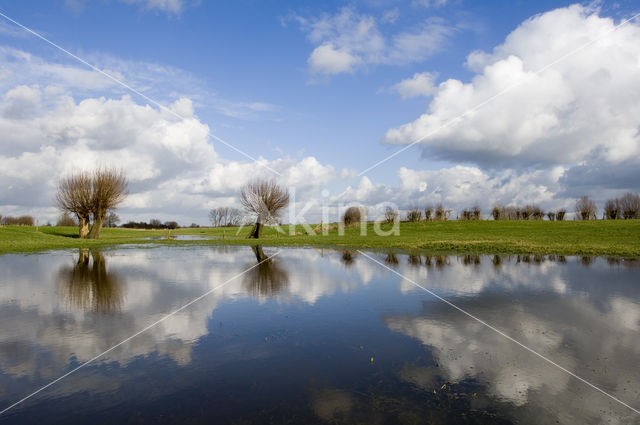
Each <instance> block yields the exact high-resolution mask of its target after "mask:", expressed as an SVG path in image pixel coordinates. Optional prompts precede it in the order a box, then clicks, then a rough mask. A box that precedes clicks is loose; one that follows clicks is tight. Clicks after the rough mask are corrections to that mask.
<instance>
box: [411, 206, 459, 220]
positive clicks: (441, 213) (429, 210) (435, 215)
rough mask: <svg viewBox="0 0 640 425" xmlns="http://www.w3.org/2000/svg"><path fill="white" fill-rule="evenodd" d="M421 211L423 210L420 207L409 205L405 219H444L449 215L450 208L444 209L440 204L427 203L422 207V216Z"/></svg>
mask: <svg viewBox="0 0 640 425" xmlns="http://www.w3.org/2000/svg"><path fill="white" fill-rule="evenodd" d="M422 213H423V210H421V209H420V208H418V207H415V206H414V207H411V208H409V210H408V211H407V217H406V220H407V221H409V222H413V223H415V222H418V221H422V220H423V217H424V220H426V221H446V220H448V219H449V216H450V215H451V210H448V209H445V208H444V206H443V205H442V204H437V205H436V206H435V207H433V206H431V205H427V206H426V207H425V209H424V216H423V214H422Z"/></svg>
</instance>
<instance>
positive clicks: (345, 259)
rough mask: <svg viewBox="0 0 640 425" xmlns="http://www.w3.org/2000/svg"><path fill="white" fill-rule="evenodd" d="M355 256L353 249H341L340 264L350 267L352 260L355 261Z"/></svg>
mask: <svg viewBox="0 0 640 425" xmlns="http://www.w3.org/2000/svg"><path fill="white" fill-rule="evenodd" d="M355 258H356V254H355V253H354V252H353V251H342V258H341V260H342V264H344V265H345V267H351V266H352V265H353V262H354V261H355Z"/></svg>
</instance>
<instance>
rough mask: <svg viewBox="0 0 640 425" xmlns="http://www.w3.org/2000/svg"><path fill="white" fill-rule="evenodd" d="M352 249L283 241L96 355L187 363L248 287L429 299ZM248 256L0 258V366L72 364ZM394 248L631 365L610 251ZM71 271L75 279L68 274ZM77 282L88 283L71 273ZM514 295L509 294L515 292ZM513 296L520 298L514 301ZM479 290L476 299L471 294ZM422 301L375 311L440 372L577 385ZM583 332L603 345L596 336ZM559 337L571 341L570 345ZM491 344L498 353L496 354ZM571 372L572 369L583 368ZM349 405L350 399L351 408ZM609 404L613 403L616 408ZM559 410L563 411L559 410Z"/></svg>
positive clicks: (628, 323)
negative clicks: (380, 287) (226, 305)
mask: <svg viewBox="0 0 640 425" xmlns="http://www.w3.org/2000/svg"><path fill="white" fill-rule="evenodd" d="M275 252H276V249H274V248H269V249H267V248H265V249H264V254H265V255H272V254H273V253H275ZM353 254H354V253H352V255H351V256H350V257H351V258H350V259H349V261H348V264H346V263H345V258H344V253H343V252H341V251H333V250H319V251H318V250H314V249H294V250H286V249H285V250H283V251H282V253H280V254H279V255H278V256H277V257H276V258H274V259H273V262H272V263H271V266H268V267H267V268H266V269H267V270H266V272H264V273H262V274H261V272H260V270H259V269H258V268H256V269H258V270H256V271H255V274H253V275H252V274H250V273H248V274H247V277H242V278H240V279H238V280H237V281H233V282H231V283H229V284H228V285H225V286H224V287H221V288H219V289H217V290H216V291H214V292H213V293H212V294H210V295H209V296H207V297H205V298H203V299H202V300H200V301H198V302H197V303H195V304H193V305H192V306H190V307H189V308H188V309H185V310H183V311H181V312H180V313H178V314H176V315H174V316H172V317H170V318H169V319H167V320H166V321H164V322H162V323H160V324H159V325H158V326H155V327H153V328H152V329H150V330H149V331H147V332H145V333H143V334H141V335H139V336H138V337H136V338H134V339H133V340H131V341H130V342H128V343H127V344H125V345H123V346H121V347H119V348H117V349H116V350H114V351H113V352H111V353H109V354H108V355H107V356H106V357H105V358H104V359H101V361H102V362H111V361H113V362H118V363H119V364H120V365H127V364H128V363H130V362H131V361H132V360H133V359H135V358H136V357H137V356H146V355H149V354H155V353H157V354H158V355H160V356H167V357H169V358H171V359H172V360H173V361H174V362H175V363H177V364H179V365H185V364H188V363H189V362H190V361H191V358H192V347H193V344H192V342H194V341H197V340H199V339H200V338H201V337H202V336H204V335H206V334H208V333H209V332H210V328H209V326H210V323H211V318H212V316H213V315H215V314H216V311H215V310H216V308H217V307H218V306H219V305H220V304H221V303H223V302H233V301H235V300H240V299H246V298H251V297H255V296H256V295H257V296H258V297H259V298H260V300H261V301H267V300H268V301H269V302H274V303H299V302H303V303H306V304H309V305H314V304H315V303H316V302H318V300H320V299H321V298H323V297H328V296H331V295H332V294H337V293H350V292H354V291H356V290H357V289H358V288H360V287H362V286H363V285H369V284H372V283H381V284H384V285H388V284H389V283H391V284H393V285H395V284H396V282H397V283H398V285H399V288H400V289H401V290H402V291H405V292H406V291H412V293H411V297H413V299H418V300H419V299H429V296H428V295H427V294H422V295H424V297H423V296H422V295H419V294H420V293H419V292H418V293H416V292H415V290H416V289H415V286H414V285H412V284H411V283H410V282H408V281H405V280H402V279H398V278H397V276H395V275H393V274H392V273H391V272H389V271H388V270H385V269H384V268H382V267H380V266H379V265H376V264H374V263H372V262H371V261H370V260H368V259H366V258H364V257H363V256H359V255H353ZM374 255H376V256H378V258H379V259H380V260H384V259H385V257H386V256H387V254H386V253H385V254H380V253H378V254H374ZM100 257H102V259H101V258H100ZM96 258H98V260H97V261H96ZM257 258H258V257H256V253H255V252H254V251H252V250H251V248H249V247H239V248H236V247H226V246H222V247H213V248H197V249H194V248H182V247H163V248H156V249H118V250H109V251H105V252H104V253H103V254H102V255H101V256H94V257H93V262H85V260H84V259H82V261H80V262H79V261H78V259H77V253H74V252H70V251H57V252H52V253H48V254H45V255H39V256H35V255H31V256H24V255H6V256H2V257H0V277H1V280H0V317H1V318H2V320H3V327H2V329H0V368H1V369H2V371H3V372H4V373H6V374H12V375H16V376H24V377H33V379H34V380H35V379H45V380H46V379H50V378H55V377H57V376H59V374H60V372H61V371H62V370H65V368H67V367H68V365H69V364H70V363H71V358H72V357H73V358H74V359H75V361H76V362H82V361H86V360H88V359H90V358H91V357H93V356H95V355H97V354H99V353H101V352H102V351H104V350H106V349H108V348H110V347H111V346H113V345H115V344H117V343H119V342H120V341H122V340H124V339H125V338H127V337H129V336H131V335H132V334H134V333H135V332H137V331H139V330H140V329H142V328H144V327H145V326H147V325H149V324H151V323H153V322H154V321H156V320H158V319H160V318H162V317H164V316H165V315H166V314H167V313H168V312H170V311H173V310H175V309H176V308H179V307H180V306H182V305H184V304H186V303H188V302H189V301H191V300H193V299H194V298H196V297H198V296H200V295H202V294H203V293H205V292H207V291H209V290H211V289H212V288H215V287H217V286H219V285H220V284H221V283H222V282H225V281H226V280H228V279H230V278H232V277H233V276H235V275H237V274H238V273H240V272H242V271H244V270H245V266H248V264H249V263H248V261H251V265H254V264H255V261H256V260H257ZM395 258H396V261H397V264H395V265H394V266H393V267H394V269H395V270H397V271H398V272H399V273H401V274H403V275H406V276H407V277H408V278H410V279H413V280H415V281H416V282H418V283H420V284H425V285H426V286H427V287H428V288H430V289H432V290H434V291H435V292H437V293H439V294H441V295H443V296H447V297H458V298H460V299H462V300H467V302H469V309H470V310H471V311H472V312H474V313H475V312H476V311H477V312H479V315H481V316H482V317H483V318H486V319H487V320H488V321H490V322H491V323H496V324H498V323H507V324H511V325H513V326H516V325H517V327H516V329H515V330H514V332H515V334H514V337H518V338H521V339H522V341H523V342H524V343H527V344H530V345H531V346H532V347H533V348H536V349H540V350H541V352H542V353H543V354H548V355H549V356H550V357H551V358H553V359H554V360H558V361H559V362H560V363H561V364H563V365H564V366H566V367H568V368H573V367H583V366H585V367H586V365H591V366H593V367H594V368H596V370H599V369H598V367H599V366H598V365H601V364H602V362H601V360H599V359H597V358H596V356H600V357H606V358H607V360H606V364H607V367H608V368H609V369H611V370H613V369H614V368H616V367H617V366H616V365H621V366H622V367H621V368H620V369H616V370H622V369H625V368H627V369H628V368H629V367H631V369H632V370H633V367H632V366H629V362H630V361H631V359H634V358H638V354H639V351H640V350H639V349H638V347H637V344H638V342H637V341H638V338H637V332H639V331H640V327H639V326H640V325H639V320H640V311H639V310H638V305H637V300H634V299H630V298H629V297H628V296H627V293H626V292H625V291H624V288H625V287H635V286H636V283H635V282H631V281H632V280H633V279H634V277H633V275H628V274H627V275H624V276H627V277H624V279H627V280H629V282H626V281H625V280H624V279H623V275H620V274H618V275H616V276H617V277H619V278H620V279H619V280H618V281H616V282H615V285H613V286H612V285H599V284H598V283H600V281H607V279H608V278H609V276H610V274H609V273H610V270H611V267H618V265H617V264H615V262H614V261H609V262H608V263H607V262H606V261H604V260H602V259H597V260H595V261H591V262H590V263H589V266H588V268H587V267H583V266H582V265H581V264H582V263H583V262H582V260H581V259H579V258H570V259H568V260H567V259H564V261H566V262H567V264H564V263H562V262H559V260H560V259H557V258H554V259H550V258H549V257H546V258H545V257H542V258H540V257H534V256H520V257H515V256H514V257H511V258H509V257H477V256H467V257H465V256H451V257H447V256H415V255H414V256H412V257H409V256H405V255H395ZM620 264H622V266H628V264H630V263H627V264H625V263H620ZM85 265H86V267H85ZM273 266H275V271H274V268H273ZM269 267H271V268H269ZM623 269H625V268H624V267H623ZM59 270H60V272H57V271H59ZM625 270H626V269H625ZM52 271H53V273H52ZM74 273H76V274H79V276H84V277H83V278H76V277H74V276H75V275H74ZM581 273H584V276H583V275H582V274H581ZM60 276H64V277H65V278H64V279H62V278H60ZM91 276H93V277H91ZM249 276H253V277H252V278H250V277H249ZM628 276H631V277H628ZM105 277H109V278H111V279H112V282H111V283H110V284H109V285H106V288H109V289H110V290H109V291H107V292H106V293H107V294H110V295H109V296H106V297H105V296H103V295H104V294H102V293H100V294H99V293H98V290H99V289H97V288H96V287H95V286H96V285H98V286H99V285H100V284H101V283H100V282H103V280H104V279H103V278H105ZM582 277H584V279H583V278H582ZM99 279H103V280H100V281H99ZM124 281H126V282H127V284H126V285H124V284H123V282H124ZM82 282H87V283H86V284H83V285H84V286H82V285H77V283H78V284H79V283H82ZM589 282H592V283H589ZM593 282H595V283H593ZM589 285H591V286H589ZM625 285H626V286H625ZM632 285H633V286H632ZM616 288H622V289H620V290H618V289H616ZM419 291H421V290H419ZM627 292H629V291H627ZM496 293H501V294H507V295H505V297H504V298H499V297H498V298H488V297H496ZM532 294H535V295H536V297H538V298H539V300H540V301H539V302H534V301H535V300H534V301H530V298H527V297H532V296H533V295H532ZM513 295H517V296H518V297H517V299H516V301H518V302H517V303H516V304H514V299H513V298H512V296H513ZM569 295H571V297H572V298H571V299H570V301H569V300H563V298H562V297H563V296H569ZM523 297H524V298H526V299H527V300H528V301H527V303H524V302H523V301H522V300H523ZM483 300H484V301H483ZM489 301H491V302H489ZM483 302H484V303H485V305H486V307H482V305H479V303H483ZM426 306H427V307H428V308H427V309H426V310H425V311H426V313H425V314H424V315H423V316H394V317H387V318H386V319H385V320H386V323H387V325H388V326H389V327H390V328H392V329H393V330H396V331H399V332H402V333H404V334H406V335H410V336H412V337H414V338H416V339H418V340H420V341H422V342H424V343H425V344H427V345H430V346H433V347H434V354H435V355H436V356H437V357H438V359H439V363H440V364H441V367H440V368H438V369H437V371H438V375H446V377H445V379H449V380H459V381H463V380H465V379H469V378H473V379H480V378H481V377H482V379H485V380H486V381H490V384H487V385H489V388H490V390H491V392H492V394H493V395H494V396H495V397H498V398H501V399H504V400H508V401H509V402H510V403H513V404H515V405H519V406H521V408H526V407H528V406H530V405H531V404H532V400H533V401H534V402H535V401H536V400H538V401H540V400H546V398H553V397H554V396H555V397H558V400H564V398H565V397H564V394H565V393H566V392H567V387H571V386H573V387H575V388H579V386H580V385H581V384H573V380H571V379H569V378H567V377H566V375H565V376H562V373H561V372H558V371H557V370H553V369H549V368H547V367H546V366H545V365H544V364H542V365H541V364H540V362H537V363H536V362H535V361H533V360H532V359H531V357H530V355H527V353H526V352H525V353H522V349H517V347H515V348H514V347H507V346H505V341H504V340H503V339H502V337H497V336H496V335H495V334H494V335H491V334H490V332H489V333H487V331H486V329H484V328H483V327H482V326H480V325H477V324H475V323H473V322H469V321H468V320H464V318H460V317H455V314H452V312H451V311H447V309H443V308H439V307H437V303H436V304H433V305H431V304H426ZM567 306H568V307H567ZM430 312H431V313H430ZM562 312H564V313H562ZM104 313H109V314H104ZM565 315H566V317H565ZM485 316H486V317H485ZM574 317H575V319H574ZM604 322H606V323H608V324H609V328H608V329H606V328H605V327H600V328H598V327H597V326H596V327H595V328H594V329H590V328H589V326H590V324H591V323H597V324H598V323H599V324H602V323H604ZM478 326H480V327H478ZM585 328H587V329H585ZM581 332H582V333H581ZM584 332H586V335H585V334H583V333H584ZM621 332H622V333H621ZM510 333H511V331H510ZM496 337H497V338H496ZM593 341H600V342H601V343H600V344H598V346H597V347H595V348H593V347H591V346H592V345H593ZM566 344H568V345H569V346H574V345H575V347H574V348H567V347H565V345H566ZM496 347H498V348H499V350H497V349H496ZM229 350H233V347H230V348H229ZM575 350H583V351H589V350H590V351H591V354H589V355H585V354H583V355H582V356H580V355H579V353H577V352H575ZM495 351H500V352H501V353H503V354H494V352H495ZM486 353H489V354H486ZM265 355H266V354H265ZM523 363H524V364H525V366H522V364H523ZM527 364H530V365H531V367H527V366H526V365H527ZM534 365H535V367H534ZM609 369H608V372H607V373H606V374H604V373H603V374H601V375H599V374H595V376H594V378H595V379H594V381H598V382H604V387H605V388H604V389H605V390H611V391H614V392H616V391H617V392H616V394H621V398H623V399H633V397H636V395H635V394H631V393H624V391H625V390H624V388H621V386H622V385H623V384H624V383H625V382H624V381H623V380H621V379H622V378H621V377H620V376H617V375H616V376H614V375H615V373H614V372H612V371H611V370H609ZM576 372H578V374H579V375H580V374H581V373H580V370H577V371H576ZM412 373H413V372H411V371H410V370H409V369H406V370H405V371H404V372H403V375H402V376H403V377H404V378H405V379H406V380H407V381H410V382H414V381H415V382H414V383H415V384H416V385H418V382H422V383H424V382H426V381H428V379H427V378H425V376H431V375H433V371H426V373H425V371H421V372H419V371H416V372H415V373H413V374H415V375H416V376H420V379H418V378H416V379H414V380H413V381H412V378H411V376H412ZM514 374H517V375H518V376H517V377H516V376H513V375H514ZM36 376H37V377H38V378H35V377H36ZM585 378H587V379H588V378H589V377H588V376H585ZM637 378H638V376H636V372H632V373H630V374H629V379H631V381H632V382H638V379H637ZM483 382H484V381H483ZM425 385H426V384H425ZM108 387H109V388H111V386H108ZM335 391H338V392H337V393H336V392H332V393H330V395H331V397H324V400H325V401H321V398H317V400H318V401H317V403H316V408H317V409H318V415H319V416H321V417H322V415H324V416H326V417H329V416H331V415H332V414H333V413H331V412H343V411H345V409H346V407H345V409H343V408H342V407H340V406H346V405H347V404H348V403H346V401H345V400H346V399H345V398H344V397H340V394H342V393H341V392H340V390H335ZM576 391H578V390H576ZM576 394H577V395H578V396H579V398H580V400H581V401H579V402H578V401H576V402H574V409H577V407H575V406H579V405H580V406H581V405H582V404H580V403H585V400H589V398H590V397H594V400H595V401H594V403H593V405H594V406H602V398H601V396H600V395H598V394H595V395H593V394H591V393H589V392H588V391H586V390H583V389H580V390H579V392H576ZM318 397H320V395H318ZM347 397H352V398H353V396H352V395H351V396H347ZM545 397H546V398H545ZM327 400H328V401H327ZM552 401H553V400H552ZM563 402H564V401H563ZM569 403H570V402H569ZM533 404H535V403H533ZM551 405H552V406H555V405H557V403H556V404H554V403H551ZM354 410H355V409H351V410H350V411H351V413H353V411H354ZM612 410H613V411H616V412H617V410H616V409H615V408H614V409H612ZM322 412H324V413H322ZM327 412H328V413H327ZM585 414H586V413H585ZM555 415H556V416H557V417H561V415H560V413H557V414H555ZM334 417H335V415H334Z"/></svg>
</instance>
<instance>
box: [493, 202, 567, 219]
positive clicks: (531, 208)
mask: <svg viewBox="0 0 640 425" xmlns="http://www.w3.org/2000/svg"><path fill="white" fill-rule="evenodd" d="M566 214H567V210H566V209H564V208H560V209H559V210H557V211H547V212H545V211H544V210H543V209H542V208H540V207H539V206H538V205H535V204H530V205H525V206H524V207H520V206H515V205H509V206H502V205H495V206H494V207H493V209H492V210H491V217H493V219H494V220H542V219H544V217H545V216H546V217H547V218H548V219H549V220H550V221H554V220H558V221H563V220H564V219H565V216H566Z"/></svg>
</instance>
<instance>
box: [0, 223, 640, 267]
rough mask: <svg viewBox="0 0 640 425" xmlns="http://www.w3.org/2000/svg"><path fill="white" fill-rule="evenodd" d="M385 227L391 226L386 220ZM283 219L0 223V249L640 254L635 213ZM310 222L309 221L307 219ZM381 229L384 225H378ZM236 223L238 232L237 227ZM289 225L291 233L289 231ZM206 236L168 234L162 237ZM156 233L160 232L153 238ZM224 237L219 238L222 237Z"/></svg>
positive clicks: (34, 250) (36, 250)
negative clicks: (611, 216)
mask: <svg viewBox="0 0 640 425" xmlns="http://www.w3.org/2000/svg"><path fill="white" fill-rule="evenodd" d="M387 226H388V227H390V225H387ZM292 227H293V226H282V229H283V230H284V231H285V232H287V234H282V233H277V232H276V230H275V228H274V227H271V226H269V227H265V231H264V236H263V237H262V238H261V239H258V240H256V239H248V238H247V237H246V235H245V233H248V231H249V230H250V228H249V227H245V228H244V229H238V228H228V227H227V228H182V229H176V230H171V231H168V230H138V229H123V228H107V229H104V230H103V237H102V238H101V239H99V240H90V239H78V238H77V237H75V234H76V233H77V229H76V228H74V227H55V226H53V227H39V228H38V231H37V232H36V229H35V227H31V226H2V227H0V255H3V254H9V253H34V252H42V251H50V250H56V249H73V248H103V247H116V246H121V245H127V244H136V245H140V246H144V245H146V244H155V245H169V246H178V245H180V246H191V245H246V246H251V245H258V244H259V245H263V246H273V247H292V248H293V247H317V248H333V249H343V250H358V249H362V250H373V251H380V250H382V251H385V250H393V251H396V252H400V251H401V252H405V253H408V254H487V255H493V254H505V255H507V254H513V255H518V254H525V255H526V254H531V255H536V254H539V255H577V256H580V255H585V256H603V257H607V256H608V257H620V258H639V257H640V220H598V221H566V222H549V221H537V222H536V221H446V222H419V223H409V222H403V223H401V224H400V234H399V235H392V236H380V235H376V234H375V233H374V231H373V225H372V224H371V223H368V224H367V226H366V230H367V234H366V235H365V236H361V235H360V227H359V226H357V227H352V228H348V229H346V230H345V232H344V235H342V236H341V235H338V232H337V231H336V230H333V231H330V232H329V234H328V235H322V234H314V235H309V234H305V233H303V232H304V228H303V227H302V226H301V225H298V226H295V227H293V229H292ZM312 227H315V226H312ZM383 228H384V225H383ZM238 230H240V233H238ZM289 231H293V232H295V235H290V234H289V233H288V232H289ZM168 236H169V237H176V236H178V237H180V236H182V237H186V238H189V237H192V238H206V239H194V240H168V239H167V237H168ZM158 238H160V239H158ZM223 238H224V240H223Z"/></svg>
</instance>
